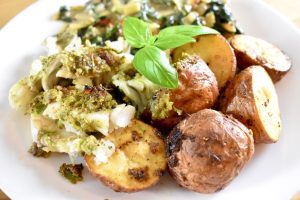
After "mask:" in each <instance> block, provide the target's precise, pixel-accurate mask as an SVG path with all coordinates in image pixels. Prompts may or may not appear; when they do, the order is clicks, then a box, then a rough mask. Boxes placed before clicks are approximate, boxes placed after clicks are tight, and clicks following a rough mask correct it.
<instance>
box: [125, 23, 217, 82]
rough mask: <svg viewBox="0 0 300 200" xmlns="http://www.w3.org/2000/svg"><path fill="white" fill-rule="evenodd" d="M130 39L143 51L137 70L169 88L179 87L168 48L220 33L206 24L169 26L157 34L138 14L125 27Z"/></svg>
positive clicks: (126, 37) (135, 62)
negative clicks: (138, 17) (202, 36)
mask: <svg viewBox="0 0 300 200" xmlns="http://www.w3.org/2000/svg"><path fill="white" fill-rule="evenodd" d="M123 33H124V37H125V39H126V41H127V42H128V43H129V44H130V45H131V46H132V47H134V48H138V49H139V50H138V51H137V53H136V54H135V56H134V59H133V65H134V67H135V68H136V70H137V71H138V72H139V73H140V74H142V75H144V76H145V77H146V78H147V79H149V80H150V81H152V82H153V83H155V84H157V85H159V86H161V87H165V88H177V87H178V74H177V71H176V69H175V68H174V67H173V66H172V65H171V64H170V59H169V57H168V55H167V54H166V53H165V52H164V50H168V49H173V48H176V47H179V46H182V45H184V44H187V43H190V42H195V41H196V40H195V39H194V38H193V37H195V36H197V35H205V34H218V32H217V31H216V30H214V29H211V28H208V27H205V26H194V25H179V26H171V27H167V28H165V29H163V30H161V31H160V32H159V34H158V35H155V36H153V35H152V33H151V30H150V28H149V25H148V24H147V23H145V22H144V21H142V20H139V19H137V18H135V17H127V18H126V19H125V22H124V26H123Z"/></svg>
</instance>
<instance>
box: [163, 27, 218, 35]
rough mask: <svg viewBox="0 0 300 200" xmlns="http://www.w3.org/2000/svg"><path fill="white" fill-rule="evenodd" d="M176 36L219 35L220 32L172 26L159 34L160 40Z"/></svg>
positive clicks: (209, 29) (204, 28)
mask: <svg viewBox="0 0 300 200" xmlns="http://www.w3.org/2000/svg"><path fill="white" fill-rule="evenodd" d="M174 34H176V35H184V36H190V37H194V36H197V35H207V34H219V32H218V31H216V30H214V29H212V28H209V27H206V26H199V25H198V26H196V25H179V26H170V27H167V28H165V29H163V30H161V31H160V32H159V34H158V38H159V37H168V36H169V35H174Z"/></svg>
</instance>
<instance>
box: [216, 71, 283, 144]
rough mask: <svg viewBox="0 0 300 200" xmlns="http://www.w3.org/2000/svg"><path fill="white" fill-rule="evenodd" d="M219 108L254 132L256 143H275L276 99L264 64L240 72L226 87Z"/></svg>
mask: <svg viewBox="0 0 300 200" xmlns="http://www.w3.org/2000/svg"><path fill="white" fill-rule="evenodd" d="M220 109H221V111H222V112H223V113H226V114H230V115H232V116H233V117H235V118H237V119H238V120H240V121H241V122H242V123H243V124H245V125H246V126H247V127H248V128H250V129H251V130H252V131H253V134H254V139H255V142H256V143H274V142H277V140H278V139H279V135H280V132H281V127H282V125H281V118H280V111H279V105H278V98H277V93H276V90H275V87H274V85H273V82H272V80H271V78H270V76H269V75H268V73H267V72H266V70H264V68H263V67H261V66H251V67H248V68H246V69H244V70H243V71H242V72H240V73H239V74H238V75H237V76H236V77H235V78H234V80H233V81H232V83H231V84H230V85H229V86H228V87H227V88H226V91H225V93H224V96H223V97H222V98H221V103H220Z"/></svg>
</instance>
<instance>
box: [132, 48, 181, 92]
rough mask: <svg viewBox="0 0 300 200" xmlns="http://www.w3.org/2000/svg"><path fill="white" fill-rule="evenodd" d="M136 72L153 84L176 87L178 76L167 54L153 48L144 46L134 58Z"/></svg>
mask: <svg viewBox="0 0 300 200" xmlns="http://www.w3.org/2000/svg"><path fill="white" fill-rule="evenodd" d="M133 65H134V67H135V68H136V70H137V71H138V72H139V73H140V74H142V75H144V76H145V77H146V78H147V79H149V80H150V81H152V82H153V83H155V84H157V85H160V86H162V87H166V88H177V87H178V74H177V71H176V69H175V68H173V67H172V66H171V64H170V62H169V58H168V56H167V54H166V53H165V52H164V51H162V50H160V49H159V48H157V47H155V46H146V47H144V48H142V49H140V50H139V51H138V52H137V53H136V54H135V56H134V59H133Z"/></svg>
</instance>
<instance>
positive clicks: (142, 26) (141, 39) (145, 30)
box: [123, 17, 152, 48]
mask: <svg viewBox="0 0 300 200" xmlns="http://www.w3.org/2000/svg"><path fill="white" fill-rule="evenodd" d="M123 33H124V36H125V38H126V40H127V42H128V43H129V44H130V45H131V46H132V47H135V48H142V47H144V46H145V45H147V44H148V43H149V40H150V38H151V37H152V35H151V31H150V28H149V27H148V25H147V24H146V23H145V22H143V21H142V20H139V19H137V18H135V17H127V18H126V19H125V22H124V27H123Z"/></svg>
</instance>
